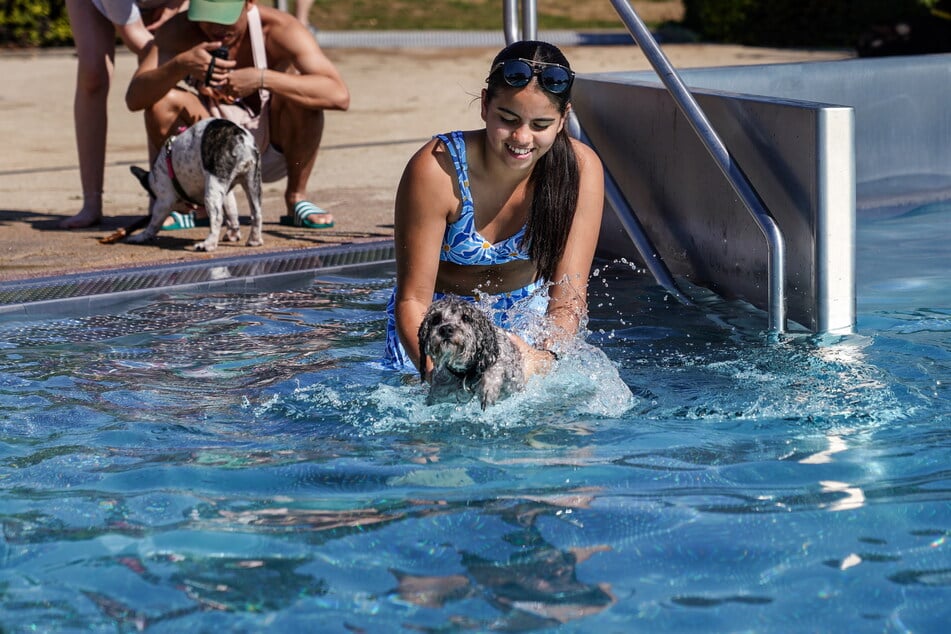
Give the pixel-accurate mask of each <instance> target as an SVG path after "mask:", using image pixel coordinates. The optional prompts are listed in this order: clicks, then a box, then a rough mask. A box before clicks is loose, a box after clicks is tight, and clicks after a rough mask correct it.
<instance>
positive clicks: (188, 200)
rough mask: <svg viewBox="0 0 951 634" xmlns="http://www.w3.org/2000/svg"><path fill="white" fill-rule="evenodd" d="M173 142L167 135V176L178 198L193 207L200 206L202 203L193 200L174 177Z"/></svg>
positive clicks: (173, 138)
mask: <svg viewBox="0 0 951 634" xmlns="http://www.w3.org/2000/svg"><path fill="white" fill-rule="evenodd" d="M174 142H175V137H174V136H170V137H168V141H166V142H165V169H166V170H167V171H168V178H169V180H171V181H172V186H173V187H174V188H175V193H176V194H178V197H179V198H181V199H182V200H184V201H185V202H186V203H188V204H189V205H191V206H193V207H196V208H197V207H202V206H203V205H202V203H200V202H198V201H195V200H193V199H192V198H191V196H189V195H188V194H186V193H185V190H184V189H183V188H182V184H181V183H179V182H178V179H177V178H175V167H174V166H173V165H172V143H174Z"/></svg>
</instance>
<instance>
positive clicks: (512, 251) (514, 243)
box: [437, 130, 529, 266]
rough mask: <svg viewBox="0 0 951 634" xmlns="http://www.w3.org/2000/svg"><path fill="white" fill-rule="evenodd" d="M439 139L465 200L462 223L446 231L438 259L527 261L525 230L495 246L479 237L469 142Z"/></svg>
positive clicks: (451, 135)
mask: <svg viewBox="0 0 951 634" xmlns="http://www.w3.org/2000/svg"><path fill="white" fill-rule="evenodd" d="M437 138H438V139H439V140H440V141H442V142H443V144H445V146H446V149H447V150H448V151H449V156H451V157H452V164H453V165H454V166H455V168H456V180H457V181H458V183H459V193H460V195H461V196H462V211H461V212H460V214H459V219H458V220H456V221H455V222H453V223H452V224H450V225H448V226H447V227H446V234H445V236H444V237H443V243H442V250H441V251H440V252H439V259H440V260H441V261H443V262H452V263H453V264H461V265H463V266H465V265H482V266H485V265H491V264H505V263H507V262H513V261H515V260H527V259H529V255H528V248H527V247H528V245H526V244H525V240H524V238H525V227H524V226H523V227H522V228H521V229H519V230H518V231H517V232H516V233H515V235H513V236H510V237H508V238H505V239H504V240H500V241H499V242H496V243H495V244H492V243H490V242H489V241H488V240H486V239H485V238H483V237H482V236H481V235H479V232H478V231H476V228H475V204H474V203H473V202H472V192H471V191H469V163H468V160H467V158H466V140H465V137H464V136H463V134H462V132H460V131H458V130H457V131H455V132H451V133H449V135H445V134H439V135H437Z"/></svg>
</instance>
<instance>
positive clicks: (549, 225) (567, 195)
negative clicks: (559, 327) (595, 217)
mask: <svg viewBox="0 0 951 634" xmlns="http://www.w3.org/2000/svg"><path fill="white" fill-rule="evenodd" d="M518 58H522V59H530V60H534V61H537V62H547V63H554V64H560V65H562V66H564V67H566V68H570V66H569V65H568V60H567V59H566V58H565V56H564V54H562V52H561V51H560V50H559V49H558V48H557V47H556V46H553V45H551V44H548V43H546V42H536V41H522V42H515V43H513V44H510V45H509V46H507V47H506V48H504V49H503V50H502V51H501V52H500V53H499V54H498V55H496V56H495V59H494V60H493V61H492V68H493V69H496V70H495V72H493V73H492V74H491V75H489V79H488V88H487V89H486V98H487V99H490V100H491V99H492V97H493V96H494V95H495V94H496V93H497V92H498V91H499V90H501V89H504V88H508V86H507V85H506V84H505V82H504V81H503V79H502V73H501V70H500V69H499V68H497V67H498V65H499V63H500V62H504V61H506V60H510V59H518ZM533 81H537V80H533ZM545 94H546V95H547V96H548V98H549V99H551V100H552V103H554V104H555V106H556V107H557V108H558V111H559V112H560V113H561V114H562V115H564V114H566V113H567V111H568V104H569V102H570V100H571V95H570V90H569V91H566V92H564V93H561V94H558V95H555V94H552V93H549V92H547V91H546V92H545ZM529 183H530V184H531V186H532V192H533V193H532V206H531V209H530V210H529V213H528V225H527V227H526V230H525V239H526V240H527V241H528V253H529V256H530V257H531V258H532V261H533V262H535V264H536V266H537V267H538V272H539V275H540V277H541V278H543V279H545V280H548V281H552V282H557V281H558V280H553V279H552V276H553V275H554V274H555V267H556V266H557V265H558V262H559V260H561V257H562V255H563V254H564V252H565V244H566V243H567V242H568V232H569V231H571V224H572V221H573V220H574V217H575V208H576V207H577V205H578V189H579V187H580V176H579V172H578V160H577V157H576V156H575V151H574V147H573V146H572V145H571V138H570V137H569V136H568V126H567V122H566V125H565V126H564V127H563V128H562V129H561V131H560V132H559V133H558V136H557V137H555V142H554V144H553V145H552V146H551V149H549V150H548V152H547V153H546V154H545V156H543V157H542V158H541V159H540V160H539V161H538V163H537V164H536V165H535V168H534V170H533V171H532V175H531V177H530V179H529Z"/></svg>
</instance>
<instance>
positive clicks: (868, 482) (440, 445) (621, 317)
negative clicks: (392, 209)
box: [0, 204, 951, 632]
mask: <svg viewBox="0 0 951 634" xmlns="http://www.w3.org/2000/svg"><path fill="white" fill-rule="evenodd" d="M949 217H951V207H949V206H948V205H943V206H942V205H940V204H936V205H931V206H928V207H925V208H919V209H917V210H915V211H914V212H907V213H906V212H904V211H901V212H898V211H896V212H894V213H880V214H876V215H874V216H873V217H870V219H868V220H867V221H865V220H863V222H862V223H861V224H860V226H859V230H858V333H857V334H856V335H853V336H846V337H836V338H832V337H825V338H821V339H816V338H813V337H805V336H788V337H782V338H780V340H779V341H776V342H773V343H768V342H767V341H766V339H765V338H764V337H763V336H762V334H761V333H759V332H758V330H757V328H758V327H761V325H762V324H763V323H765V322H764V321H763V320H762V317H761V316H758V315H752V314H751V313H750V311H749V310H748V309H747V308H746V307H745V306H743V305H742V304H739V303H731V302H725V301H722V300H718V299H716V298H710V299H709V300H707V301H703V302H701V305H700V306H698V307H686V306H682V305H680V304H679V303H677V302H676V301H675V300H673V299H672V298H670V297H668V296H667V295H666V294H665V293H664V291H663V290H662V289H658V288H657V287H656V286H654V285H653V284H652V283H651V280H650V279H649V277H648V275H647V274H646V273H644V272H643V271H639V270H637V269H636V268H633V267H631V266H628V265H626V264H625V263H607V262H601V263H599V264H598V270H597V271H596V274H595V276H594V277H593V278H592V298H591V308H592V316H591V321H590V323H589V330H590V332H591V334H590V336H589V337H588V338H587V342H588V345H586V346H579V348H578V349H577V350H576V351H575V352H574V353H573V354H571V355H568V356H567V357H566V358H565V359H564V360H563V361H561V362H559V364H558V367H557V369H556V371H555V372H554V373H553V374H552V375H551V376H549V377H546V378H545V379H543V380H540V381H535V382H534V383H533V384H532V385H531V386H530V389H529V390H528V392H527V393H525V394H522V395H518V396H516V397H514V398H511V399H508V400H506V401H503V402H502V403H500V404H499V405H497V406H496V407H493V408H490V409H489V410H487V412H485V413H484V414H483V413H482V412H480V411H479V410H478V408H477V406H475V405H474V404H473V405H471V406H464V407H455V406H451V405H439V406H435V407H426V406H425V404H424V392H423V388H422V387H421V386H420V385H419V383H418V381H417V380H416V379H415V378H414V377H411V376H406V375H399V374H397V373H394V372H392V371H389V370H386V369H384V368H382V367H381V366H380V365H379V364H378V363H377V360H378V358H379V356H380V353H381V350H382V342H383V337H384V334H383V333H384V322H383V316H382V315H383V308H384V306H385V302H386V299H387V296H388V292H389V287H390V284H391V283H392V279H393V271H392V269H391V268H389V267H387V266H381V267H370V268H367V269H365V270H360V271H355V272H352V273H338V274H333V275H331V274H326V275H320V276H318V277H317V278H316V279H315V280H314V281H313V283H312V284H311V285H309V286H303V287H300V288H292V289H287V290H284V291H280V292H273V293H261V294H257V295H206V296H194V295H187V294H181V295H167V296H162V297H158V298H156V299H155V300H154V301H149V302H147V303H141V304H136V305H131V306H129V307H128V308H127V309H126V310H124V311H121V312H119V313H117V314H113V315H94V316H88V317H76V318H73V319H58V320H50V321H45V322H33V323H12V322H7V323H0V525H2V539H0V562H2V566H0V597H2V601H0V623H2V629H3V630H4V631H9V632H19V631H93V632H96V631H102V632H115V631H131V630H140V629H148V631H157V632H161V631H175V632H180V631H212V630H215V629H218V630H222V631H264V630H269V631H287V632H293V631H308V632H355V631H356V632H359V631H366V632H380V631H413V632H419V631H422V632H456V631H458V632H461V631H495V630H500V631H515V632H528V631H546V630H552V631H554V630H557V631H564V632H632V631H643V632H661V631H663V632H697V631H704V632H727V631H729V632H735V631H782V632H813V631H822V632H837V631H847V632H943V631H944V630H945V627H946V624H947V623H948V622H949V617H951V608H949V607H948V605H949V599H951V554H949V548H951V546H949V543H948V538H949V533H951V505H949V501H951V470H949V464H951V463H949V448H951V403H949V390H948V385H949V382H951V273H949V271H951V266H949V265H951V257H949V255H948V251H947V246H946V245H947V241H948V237H949V229H948V225H949V223H948V220H949ZM757 324H759V326H758V325H757Z"/></svg>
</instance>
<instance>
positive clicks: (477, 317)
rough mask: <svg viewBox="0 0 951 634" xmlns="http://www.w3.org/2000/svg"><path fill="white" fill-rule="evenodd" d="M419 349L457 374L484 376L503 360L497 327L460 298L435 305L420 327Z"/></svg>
mask: <svg viewBox="0 0 951 634" xmlns="http://www.w3.org/2000/svg"><path fill="white" fill-rule="evenodd" d="M419 350H420V353H421V354H422V355H423V356H424V357H430V358H431V359H432V360H433V365H434V366H435V367H436V368H437V369H439V368H446V369H448V370H450V371H451V372H452V373H454V374H466V375H470V376H472V377H478V376H481V375H482V374H483V373H484V372H485V369H486V368H487V367H489V366H491V365H493V364H494V363H495V362H496V360H497V359H498V357H499V343H498V338H497V336H496V333H495V326H494V325H493V324H492V322H491V320H490V319H489V317H488V316H487V315H486V314H485V313H483V312H482V311H481V310H479V308H478V307H476V306H475V305H474V304H471V303H470V302H467V301H465V300H463V299H459V298H456V297H444V298H442V299H439V300H436V301H435V302H433V303H432V304H431V305H430V307H429V310H428V311H426V315H425V316H424V317H423V323H422V324H420V327H419Z"/></svg>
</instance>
